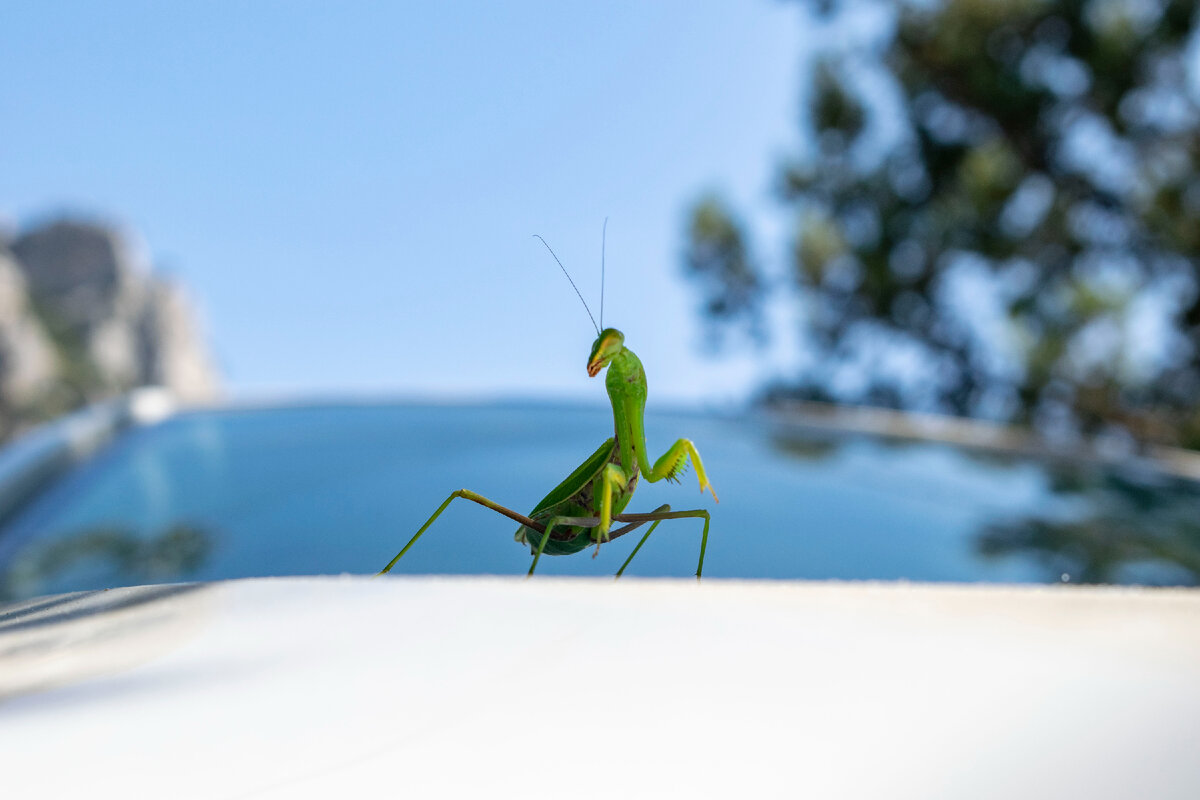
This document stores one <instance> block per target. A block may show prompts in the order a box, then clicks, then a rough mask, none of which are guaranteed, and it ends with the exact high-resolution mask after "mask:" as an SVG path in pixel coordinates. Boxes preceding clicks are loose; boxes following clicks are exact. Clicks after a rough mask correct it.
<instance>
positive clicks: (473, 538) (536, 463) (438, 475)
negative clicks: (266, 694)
mask: <svg viewBox="0 0 1200 800" xmlns="http://www.w3.org/2000/svg"><path fill="white" fill-rule="evenodd" d="M611 428H612V419H611V416H610V412H609V411H608V410H607V409H604V408H571V407H544V406H535V405H481V406H445V405H438V406H435V405H404V404H377V405H372V404H361V405H353V404H347V405H311V406H291V407H271V408H255V409H236V408H235V409H228V410H208V411H196V412H189V413H183V414H180V415H178V416H175V417H172V418H169V419H167V420H166V421H163V422H161V423H159V424H156V425H153V426H149V427H142V428H136V429H133V430H131V431H129V432H128V433H127V434H125V435H123V436H121V437H120V438H118V439H117V441H116V442H114V443H113V444H112V445H110V446H109V447H107V448H106V449H104V450H103V451H101V452H100V453H99V454H97V455H96V456H95V457H93V458H91V459H90V460H88V461H87V462H85V463H83V464H80V465H79V466H78V467H76V468H75V469H74V470H73V471H72V472H70V473H69V474H68V475H66V476H65V477H64V478H63V479H62V480H60V481H59V482H57V483H56V484H55V485H54V486H53V487H51V488H50V489H48V490H47V491H45V492H43V493H42V494H41V495H39V496H38V497H36V498H35V499H34V500H33V501H32V502H30V503H29V504H28V505H27V506H26V507H25V508H23V509H22V510H21V512H20V513H19V514H17V515H16V516H15V517H14V518H12V519H11V520H10V521H9V522H8V524H7V525H6V526H5V527H4V529H3V530H0V595H2V596H3V597H6V598H16V597H26V596H31V595H35V594H44V593H50V592H60V591H70V590H78V589H93V588H104V587H110V586H120V585H127V584H135V583H146V582H161V581H175V580H215V579H223V578H238V577H249V576H264V575H315V574H337V573H344V572H346V573H372V572H376V571H378V570H379V569H380V568H382V567H383V565H384V564H386V563H387V562H388V560H389V559H391V557H392V556H393V555H395V553H396V552H397V551H398V550H399V549H400V547H401V546H402V545H403V544H404V543H405V542H406V541H407V540H408V538H409V537H410V536H411V535H412V534H413V533H414V532H415V531H416V530H417V528H418V527H420V525H421V524H422V523H423V522H424V521H425V520H426V519H427V518H428V517H429V515H430V514H431V513H432V512H433V511H434V510H435V509H436V508H437V506H438V505H439V504H440V503H441V502H442V501H443V500H445V499H446V497H447V496H448V495H449V494H450V492H452V491H453V490H455V489H459V488H469V489H473V490H474V491H476V492H479V493H480V494H483V495H485V496H487V497H489V498H491V499H492V500H494V501H496V502H498V503H501V504H503V505H507V506H509V507H511V508H513V509H514V510H517V511H521V512H524V511H528V510H529V509H532V508H533V507H534V505H536V504H537V502H538V501H539V500H540V499H541V498H542V497H543V496H544V495H545V494H546V492H548V491H549V490H550V489H551V488H552V487H554V486H555V485H556V484H557V483H558V482H559V481H561V480H562V479H563V478H564V477H565V476H566V475H567V474H568V473H570V472H571V470H573V469H574V468H575V467H576V466H577V465H578V464H579V463H580V462H581V461H583V460H584V459H585V458H586V457H587V456H588V455H589V454H590V453H592V451H593V450H594V449H595V448H596V446H597V445H598V444H599V443H600V442H602V441H603V440H604V439H605V438H607V437H608V436H610V435H611ZM646 431H647V436H648V446H649V449H650V451H651V455H652V456H653V457H657V456H658V455H659V454H660V453H662V452H663V451H665V450H666V448H667V447H668V446H669V445H670V444H671V443H672V442H673V441H674V440H675V439H676V438H679V437H687V438H690V439H692V440H693V441H694V442H695V443H696V446H697V448H698V449H699V451H700V453H701V455H702V457H703V458H704V463H705V466H706V469H707V472H708V475H709V478H710V480H711V481H712V483H713V486H714V487H715V488H716V490H717V493H718V495H719V497H720V499H721V502H720V504H719V505H718V504H715V503H714V502H713V501H712V498H711V496H710V495H708V494H704V495H701V494H700V493H699V491H698V487H697V483H696V480H695V473H694V471H693V470H691V469H688V470H687V471H686V473H685V474H684V475H683V478H682V482H681V483H680V484H672V483H669V482H666V481H662V482H660V483H657V484H649V483H647V482H645V481H642V483H641V484H640V485H639V487H638V490H637V494H636V495H635V497H634V499H633V502H632V503H631V504H630V507H629V509H628V511H631V512H632V511H650V510H652V509H654V508H655V507H657V506H658V505H660V504H662V503H670V504H671V505H672V506H673V508H675V509H686V508H707V509H709V510H711V512H712V528H711V533H710V536H709V542H708V552H707V557H706V560H705V567H704V574H705V577H706V578H780V579H790V578H809V579H843V580H864V579H871V580H893V579H908V580H914V581H968V582H977V581H987V582H1048V581H1053V582H1059V581H1064V580H1065V581H1089V582H1114V583H1152V584H1185V585H1191V584H1195V583H1196V582H1197V580H1198V578H1200V523H1198V522H1197V520H1198V519H1200V515H1198V514H1197V510H1198V509H1200V489H1197V487H1196V486H1195V485H1193V484H1190V483H1187V482H1184V481H1181V480H1178V479H1168V478H1163V477H1159V476H1155V475H1153V474H1141V473H1130V474H1120V473H1117V472H1114V471H1112V470H1105V469H1101V468H1097V467H1087V468H1083V467H1070V468H1068V467H1063V466H1051V465H1046V464H1041V463H1037V462H1035V461H1031V460H1023V459H1019V458H1000V457H995V456H988V457H981V456H980V455H977V454H971V453H969V452H966V451H964V450H961V449H957V448H955V447H951V446H947V445H939V444H930V443H895V442H891V443H889V442H885V441H882V440H879V439H873V438H867V437H861V436H845V437H836V436H832V437H831V436H829V435H827V434H826V435H821V436H818V435H815V434H798V433H787V434H784V433H782V432H781V430H780V429H779V428H778V427H777V426H775V425H773V424H771V423H770V422H768V421H766V420H765V419H762V418H755V417H748V418H738V419H722V418H713V417H706V416H702V415H687V414H663V413H659V414H656V413H650V414H648V415H647V419H646ZM516 528H517V525H516V523H513V522H511V521H510V520H508V519H505V518H503V517H501V516H499V515H498V514H496V513H494V512H492V511H489V510H487V509H485V508H482V507H480V506H477V505H475V504H472V503H470V502H467V501H464V500H458V501H455V502H454V503H452V504H451V506H450V507H449V508H448V509H447V510H446V512H445V513H444V514H443V515H442V517H441V518H440V519H439V520H438V521H437V522H436V523H435V524H434V526H433V527H432V528H431V529H430V530H429V531H428V533H426V535H425V536H424V537H423V538H422V539H421V541H420V542H419V543H418V544H417V545H416V546H415V547H414V548H413V549H412V550H411V551H410V552H409V553H408V554H407V555H406V556H405V557H404V558H403V559H402V560H401V561H400V562H399V564H398V565H397V566H396V568H395V569H394V570H393V572H394V573H458V574H478V573H495V574H504V575H516V574H524V572H525V570H526V569H527V568H528V565H529V561H530V558H531V556H530V554H529V551H528V548H527V547H524V546H522V545H520V544H517V543H515V542H514V541H513V533H514V532H515V531H516ZM700 529H701V523H700V521H699V520H694V519H687V520H678V521H669V522H664V523H663V524H662V525H660V526H659V528H658V530H657V531H656V532H655V533H654V535H653V536H652V537H651V539H650V540H649V541H648V542H647V544H646V545H645V547H643V548H642V550H641V552H639V554H638V556H637V557H636V559H635V560H634V561H633V564H632V565H631V566H630V568H629V570H628V571H627V573H626V574H627V575H643V576H689V575H691V574H692V573H694V571H695V567H696V559H697V556H698V554H699V547H700ZM638 538H639V537H638V536H635V535H629V536H626V537H623V538H621V539H618V540H616V541H614V542H612V543H610V544H607V545H605V546H604V547H602V548H600V552H599V555H598V556H597V557H595V558H593V557H592V552H593V551H592V550H591V549H589V550H587V551H585V552H583V553H580V554H577V555H574V556H561V557H543V558H542V560H541V562H540V564H539V566H538V573H539V574H545V575H611V574H613V573H614V572H615V571H616V570H617V568H618V567H619V566H620V564H621V563H622V561H624V559H625V557H626V556H627V555H628V554H629V552H630V551H631V550H632V548H633V546H634V545H635V544H636V543H637V539H638Z"/></svg>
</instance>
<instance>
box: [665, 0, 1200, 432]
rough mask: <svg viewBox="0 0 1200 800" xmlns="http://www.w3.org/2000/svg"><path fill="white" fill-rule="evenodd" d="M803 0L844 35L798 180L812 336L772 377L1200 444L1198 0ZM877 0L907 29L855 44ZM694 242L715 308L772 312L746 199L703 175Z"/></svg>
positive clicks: (800, 250)
mask: <svg viewBox="0 0 1200 800" xmlns="http://www.w3.org/2000/svg"><path fill="white" fill-rule="evenodd" d="M805 7H806V9H807V10H808V11H809V12H810V21H811V22H812V24H813V25H814V26H815V27H816V28H817V29H818V30H819V35H817V36H814V37H813V38H814V40H816V41H819V42H822V43H827V44H822V45H821V46H820V49H819V51H818V53H817V54H816V56H815V57H814V59H813V62H812V68H811V69H810V70H808V71H807V82H806V86H805V87H804V91H803V93H802V97H803V98H804V100H805V102H804V112H805V113H804V115H803V121H802V127H804V128H805V132H806V134H807V135H806V142H807V143H808V144H809V145H811V146H810V148H809V150H810V152H808V153H807V154H805V155H804V156H803V157H799V158H797V159H796V160H794V161H793V162H791V163H785V164H784V165H782V166H781V167H780V169H779V174H778V184H779V185H778V189H779V197H780V202H781V204H782V205H783V206H784V208H785V209H786V211H787V213H788V215H789V217H788V218H789V219H792V220H794V231H795V233H794V242H793V247H792V248H791V254H792V255H791V258H790V262H791V263H790V264H789V269H788V270H787V271H786V278H785V280H786V282H787V283H788V284H790V285H792V286H794V287H796V288H798V289H799V291H798V292H797V294H796V296H797V297H799V298H800V300H801V302H802V303H803V304H804V312H805V313H804V318H805V321H806V324H805V329H804V333H803V336H804V340H805V343H806V345H807V346H808V348H809V350H810V351H811V352H813V353H814V354H815V356H816V357H815V358H814V359H813V366H812V367H809V368H806V369H804V370H803V371H802V372H801V373H800V374H798V375H795V376H789V377H788V379H787V380H786V382H784V383H781V384H780V385H778V386H775V387H772V388H771V389H770V390H769V391H768V393H767V394H768V398H769V399H771V398H774V399H779V398H786V397H797V398H805V399H826V400H834V401H838V402H851V403H871V404H877V405H887V406H893V407H903V408H916V409H925V410H933V411H941V412H948V413H954V414H961V415H969V416H979V417H986V418H991V419H998V420H1006V421H1014V422H1020V423H1027V424H1031V425H1034V426H1035V427H1037V428H1038V429H1039V430H1041V431H1042V432H1043V433H1046V434H1048V435H1060V436H1074V435H1090V434H1116V435H1120V436H1125V435H1126V434H1131V435H1132V436H1134V437H1136V438H1137V439H1141V440H1146V441H1157V442H1163V443H1170V444H1179V445H1183V446H1188V447H1200V402H1198V398H1200V170H1198V169H1197V167H1198V166H1200V66H1198V62H1200V33H1198V32H1197V11H1196V6H1195V3H1194V0H1062V1H1061V2H1048V1H1044V0H942V1H941V2H937V1H936V0H934V1H933V2H922V3H917V2H911V3H910V2H903V0H898V2H897V3H895V4H888V5H885V6H881V5H878V4H876V5H874V6H871V5H869V4H865V3H863V2H857V1H856V2H851V0H825V2H811V3H805ZM864 8H866V10H867V11H871V10H872V9H873V10H874V11H876V12H877V11H879V10H880V9H881V8H885V9H887V11H888V14H884V15H882V17H883V18H886V19H888V20H889V22H888V24H887V25H885V26H884V27H885V28H886V30H887V33H886V35H884V36H881V37H877V42H878V43H877V44H873V45H871V44H869V45H863V46H847V45H845V44H843V42H844V41H845V40H847V39H848V38H852V37H850V36H849V34H852V33H854V32H855V31H856V30H858V31H859V33H860V34H861V29H862V27H863V25H864V24H865V23H864V22H863V19H864V14H865V13H866V12H865V11H864ZM889 14H890V16H889ZM867 16H868V17H870V14H867ZM880 16H881V15H879V14H875V15H874V17H871V19H876V20H877V19H879V18H880ZM869 21H870V20H868V22H869ZM856 26H857V28H856ZM857 38H858V39H860V40H861V39H863V38H864V37H863V36H862V35H858V36H857ZM689 242H690V243H689V246H688V249H687V257H686V259H685V263H686V268H687V269H688V271H689V272H690V273H692V274H694V275H698V276H701V277H702V278H703V283H702V291H703V292H704V294H705V297H706V300H705V309H706V311H707V314H708V317H709V320H710V322H711V323H712V325H711V327H712V328H713V329H714V330H719V329H724V328H728V327H729V326H730V325H731V324H736V325H749V326H751V327H753V326H755V325H761V324H762V323H761V319H762V313H763V302H762V301H761V296H762V294H763V288H762V287H764V286H766V285H768V284H769V283H770V281H771V278H770V276H769V275H768V274H767V273H765V272H764V271H763V270H762V269H761V268H760V267H758V266H756V265H755V264H753V263H752V262H751V261H749V260H748V259H747V257H746V251H747V236H746V234H745V233H743V232H742V229H741V227H740V226H739V225H738V223H737V222H736V219H735V215H734V214H733V213H732V212H731V211H730V210H729V209H728V208H726V207H725V206H724V205H723V204H721V203H720V202H719V201H716V200H714V199H712V198H705V199H703V200H702V201H701V202H700V203H699V204H698V205H697V206H696V208H695V210H694V212H693V214H692V218H691V225H690V231H689Z"/></svg>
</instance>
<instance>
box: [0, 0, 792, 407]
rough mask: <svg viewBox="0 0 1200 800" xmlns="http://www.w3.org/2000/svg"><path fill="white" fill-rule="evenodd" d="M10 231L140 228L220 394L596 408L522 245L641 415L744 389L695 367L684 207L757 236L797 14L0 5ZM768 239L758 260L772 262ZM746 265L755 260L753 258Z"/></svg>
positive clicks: (594, 384)
mask: <svg viewBox="0 0 1200 800" xmlns="http://www.w3.org/2000/svg"><path fill="white" fill-rule="evenodd" d="M3 18H4V23H3V26H0V74H3V75H5V81H4V84H3V85H2V86H0V120H3V136H2V137H0V176H2V178H0V214H2V215H3V216H4V217H6V218H8V219H9V220H11V221H15V222H16V223H18V224H20V225H28V224H30V223H31V222H33V221H36V220H37V219H38V218H43V217H45V216H48V215H55V214H57V213H60V212H63V211H67V210H70V211H77V212H82V213H84V214H87V215H89V216H98V217H101V218H105V219H110V220H115V221H117V222H119V223H121V224H124V225H126V226H127V227H129V228H130V229H133V230H136V231H137V232H139V234H140V235H141V236H142V237H143V239H144V241H145V246H146V248H147V249H148V251H149V253H150V255H151V257H152V259H153V261H154V263H155V264H156V265H157V267H158V268H161V269H163V270H165V271H168V272H170V273H172V274H174V275H176V276H178V277H179V278H180V279H181V280H182V281H183V282H184V283H185V284H186V285H187V286H188V287H189V288H190V290H191V293H192V294H193V296H194V297H195V298H196V299H197V300H198V302H199V304H200V305H201V307H202V309H203V313H204V318H205V321H206V327H207V330H208V332H209V338H210V340H211V342H212V344H213V348H214V350H215V352H216V354H217V358H218V360H219V362H220V364H221V367H222V370H223V371H224V373H225V376H226V379H227V384H228V387H229V389H230V393H231V394H232V395H233V396H234V397H262V396H269V397H280V396H295V395H304V396H312V395H347V394H372V395H418V396H428V395H436V396H458V397H466V398H475V397H481V396H483V397H486V396H520V397H531V398H547V399H562V398H581V399H582V398H591V399H595V400H598V401H600V400H602V398H603V391H602V388H601V387H600V385H599V382H598V381H589V379H588V378H587V376H586V374H585V371H584V362H585V360H586V357H587V351H588V348H589V347H590V344H591V341H592V339H593V338H594V335H595V334H594V331H593V330H592V328H591V324H590V322H588V320H587V317H586V314H585V313H584V311H583V308H582V307H581V306H580V305H579V303H578V301H577V300H576V299H575V297H574V294H573V293H572V292H571V289H570V287H569V286H568V285H567V283H566V281H564V280H563V278H562V277H561V275H560V274H559V273H558V269H557V267H556V266H555V265H554V263H553V261H552V260H551V259H550V258H549V256H548V255H547V254H546V253H545V252H544V250H542V249H541V246H540V245H539V244H538V243H537V242H536V241H535V240H534V239H533V238H532V234H534V233H540V234H541V235H543V236H545V237H546V239H547V240H548V241H549V242H550V243H551V245H553V246H554V248H555V250H556V251H557V252H558V254H559V256H560V257H561V258H562V260H563V262H564V263H565V264H566V265H567V266H568V268H570V269H571V270H572V273H573V274H574V276H575V279H576V282H577V283H578V284H579V286H580V289H581V290H582V291H583V292H584V294H585V296H586V297H588V298H589V301H590V302H592V305H593V309H594V310H595V311H596V312H597V313H598V311H599V309H598V305H599V302H598V294H599V274H598V273H599V259H600V230H601V224H602V222H603V220H604V218H605V217H606V216H608V217H609V218H610V222H609V229H608V293H607V295H608V296H607V300H606V303H605V308H606V319H605V322H606V323H609V324H612V325H615V326H616V327H619V328H621V329H622V330H624V332H625V333H626V336H627V341H628V343H629V345H630V346H631V347H632V348H633V349H634V350H635V351H637V353H638V354H639V355H640V356H641V358H642V360H643V362H644V363H645V364H646V367H647V372H648V374H649V379H650V385H651V397H652V400H659V401H666V402H671V403H679V402H701V403H721V402H724V401H728V400H730V399H731V398H738V397H744V396H745V394H746V393H747V391H748V390H749V389H750V388H751V387H752V386H753V385H754V384H755V382H756V381H757V380H758V379H760V378H761V377H762V376H763V373H764V370H767V369H770V367H765V366H763V365H761V364H759V363H757V362H754V361H752V360H751V359H750V358H748V357H746V356H736V355H735V356H732V357H726V358H722V359H716V360H713V359H710V358H708V357H707V356H706V355H705V354H704V353H703V352H702V350H701V349H700V343H701V339H702V337H701V335H700V327H699V324H698V320H697V317H696V314H695V309H696V307H697V302H698V301H697V297H696V295H695V293H694V292H693V291H692V290H691V287H690V286H689V285H688V284H687V283H686V282H685V281H684V280H683V278H682V277H681V267H680V259H679V254H680V250H681V246H682V240H683V236H682V234H683V226H684V217H685V209H686V207H687V204H688V203H689V201H690V200H692V199H693V198H694V197H695V196H696V195H697V194H698V193H699V192H700V191H702V190H704V189H710V188H711V189H717V190H719V191H721V192H723V193H724V194H725V195H726V196H728V197H729V198H731V199H732V200H733V201H735V202H736V203H737V204H739V205H740V206H741V207H742V208H743V209H745V210H746V212H747V214H748V216H749V218H750V221H751V222H752V224H753V226H754V227H755V228H756V229H757V230H759V231H760V232H762V233H764V234H766V235H765V236H762V237H760V239H759V240H760V241H763V242H777V243H778V245H777V246H779V247H782V246H783V242H781V241H779V240H778V237H775V236H772V235H771V233H772V230H771V227H770V226H771V225H772V224H773V222H772V214H771V211H772V208H773V204H772V201H771V199H770V176H771V173H772V171H773V167H774V166H775V164H776V162H777V160H778V159H780V158H782V157H783V156H784V155H785V154H787V153H789V152H790V151H792V150H794V148H795V146H796V143H795V137H796V136H797V135H798V134H797V129H796V125H795V119H796V115H797V113H798V103H797V95H796V92H797V88H798V86H797V84H798V76H799V67H800V63H801V53H802V50H803V30H802V25H801V12H800V10H799V8H798V7H797V6H796V5H795V4H785V3H779V2H772V1H769V0H761V2H748V3H738V4H734V3H705V2H699V3H698V2H695V0H691V2H654V3H633V2H628V3H577V2H563V3H531V2H508V3H503V4H500V3H484V2H475V3H466V2H440V3H422V4H416V3H382V2H380V3H365V2H343V3H337V4H334V3H302V2H286V3H284V2H275V3H265V2H263V3H253V4H249V3H224V2H208V3H196V4H178V3H169V4H168V3H153V2H144V3H135V2H111V3H105V4H97V3H79V4H71V3H54V4H45V3H10V4H8V5H7V6H6V8H5V10H4V13H3ZM772 246H775V245H772ZM764 255H767V256H770V255H773V254H772V253H766V254H764Z"/></svg>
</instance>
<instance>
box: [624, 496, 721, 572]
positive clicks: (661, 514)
mask: <svg viewBox="0 0 1200 800" xmlns="http://www.w3.org/2000/svg"><path fill="white" fill-rule="evenodd" d="M692 517H700V518H702V519H703V520H704V532H703V533H702V534H701V535H700V562H699V563H698V564H696V579H697V580H699V579H700V574H701V573H702V572H704V551H705V550H706V549H707V547H708V523H709V522H710V521H711V520H710V517H709V514H708V512H707V511H705V510H704V509H702V508H696V509H692V510H690V511H671V507H670V506H669V505H663V506H660V507H659V508H657V509H655V510H654V511H651V512H650V513H649V514H617V515H616V516H615V517H614V518H613V519H615V520H617V521H618V522H632V523H635V524H634V525H629V526H627V527H625V528H621V529H620V530H619V531H614V533H618V534H620V533H626V532H627V531H631V530H633V529H634V528H635V527H637V526H638V525H644V524H645V523H647V522H653V523H654V524H653V525H651V526H650V530H648V531H646V533H645V534H644V535H643V536H642V539H641V541H640V542H638V543H637V547H634V548H633V552H632V553H630V554H629V558H627V559H625V563H624V564H622V565H621V568H620V569H619V570H617V575H616V577H618V578H619V577H621V573H622V572H624V571H625V568H626V567H628V566H629V562H630V561H633V557H634V556H636V555H637V552H638V550H640V549H642V545H643V544H645V543H646V540H647V539H649V538H650V534H652V533H654V529H655V528H657V527H658V523H660V522H662V521H663V520H664V519H688V518H692Z"/></svg>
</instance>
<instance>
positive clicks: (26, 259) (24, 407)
mask: <svg viewBox="0 0 1200 800" xmlns="http://www.w3.org/2000/svg"><path fill="white" fill-rule="evenodd" d="M145 385H159V386H165V387H167V388H168V389H170V390H172V392H173V393H174V394H175V395H176V396H177V397H179V398H180V399H181V400H183V401H185V402H203V401H206V400H210V399H212V398H214V397H215V396H216V395H217V393H218V391H219V378H218V376H217V371H216V369H215V368H214V366H213V359H212V357H211V355H210V353H209V351H208V349H207V347H206V346H205V344H204V341H203V338H202V337H201V335H200V331H199V327H198V325H197V320H196V314H195V312H194V310H193V308H192V305H191V303H190V302H189V301H188V299H187V297H186V295H185V293H184V292H183V289H182V287H180V286H179V285H177V284H176V283H174V282H171V281H169V280H166V279H164V278H162V277H160V276H158V275H156V274H154V272H152V270H151V269H150V266H149V264H148V263H146V261H145V259H144V258H142V257H140V256H139V255H138V253H137V251H136V250H135V249H134V248H133V247H132V246H131V243H130V242H129V240H128V239H127V238H126V237H124V236H123V235H122V234H121V233H120V232H119V231H118V230H116V229H114V228H112V227H109V226H105V225H100V224H95V223H90V222H78V221H68V220H63V221H58V222H54V223H51V224H48V225H44V226H41V227H38V228H36V229H33V230H30V231H27V232H25V233H23V234H21V235H19V236H17V237H16V238H15V239H13V240H12V241H10V242H3V241H0V439H6V438H8V437H10V436H11V435H13V434H14V433H16V432H18V431H19V430H21V429H22V428H24V427H26V426H28V425H29V424H32V423H34V422H38V421H41V420H44V419H49V418H51V417H54V416H57V415H58V414H61V413H63V412H65V411H68V410H70V409H72V408H76V407H78V406H80V405H83V404H86V403H90V402H95V401H97V400H102V399H104V398H106V397H111V396H113V395H115V394H119V393H121V392H125V391H128V390H129V389H132V388H134V387H137V386H145Z"/></svg>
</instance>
